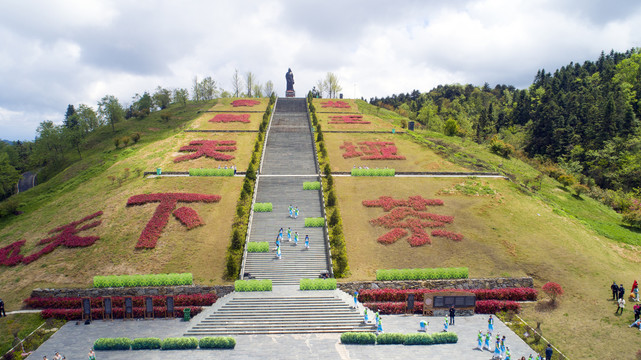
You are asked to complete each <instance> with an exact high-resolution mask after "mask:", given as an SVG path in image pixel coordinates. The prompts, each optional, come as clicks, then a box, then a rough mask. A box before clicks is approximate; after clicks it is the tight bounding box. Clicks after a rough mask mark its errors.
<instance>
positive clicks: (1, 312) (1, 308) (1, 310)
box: [0, 299, 7, 317]
mask: <svg viewBox="0 0 641 360" xmlns="http://www.w3.org/2000/svg"><path fill="white" fill-rule="evenodd" d="M2 316H7V313H6V312H5V311H4V301H2V299H0V317H2Z"/></svg>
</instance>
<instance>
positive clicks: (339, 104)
mask: <svg viewBox="0 0 641 360" xmlns="http://www.w3.org/2000/svg"><path fill="white" fill-rule="evenodd" d="M321 107H324V108H335V109H349V108H350V107H351V106H349V104H348V103H346V102H345V101H340V100H338V101H332V100H330V101H326V102H323V103H321Z"/></svg>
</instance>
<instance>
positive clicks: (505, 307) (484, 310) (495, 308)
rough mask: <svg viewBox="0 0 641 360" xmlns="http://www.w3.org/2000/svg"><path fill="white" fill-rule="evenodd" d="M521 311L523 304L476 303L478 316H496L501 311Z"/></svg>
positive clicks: (496, 301) (492, 301)
mask: <svg viewBox="0 0 641 360" xmlns="http://www.w3.org/2000/svg"><path fill="white" fill-rule="evenodd" d="M510 310H511V311H514V312H515V313H517V314H518V313H519V312H520V311H521V304H519V303H517V302H514V301H499V300H480V301H477V302H476V307H475V308H474V312H475V313H477V314H496V313H498V312H501V311H510Z"/></svg>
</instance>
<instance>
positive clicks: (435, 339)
mask: <svg viewBox="0 0 641 360" xmlns="http://www.w3.org/2000/svg"><path fill="white" fill-rule="evenodd" d="M457 342H458V335H456V334H455V333H453V332H443V333H433V334H407V335H406V336H405V343H404V345H432V344H454V343H457Z"/></svg>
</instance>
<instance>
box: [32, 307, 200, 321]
mask: <svg viewBox="0 0 641 360" xmlns="http://www.w3.org/2000/svg"><path fill="white" fill-rule="evenodd" d="M185 308H189V309H190V311H191V315H192V316H195V315H197V314H199V313H200V312H201V311H202V307H200V306H176V307H175V308H174V317H181V316H183V312H184V310H185ZM153 309H154V317H158V318H161V317H164V316H165V312H166V310H167V308H166V307H164V306H154V308H153ZM132 311H133V317H134V318H143V317H145V308H144V307H134V308H133V309H132ZM102 313H103V310H102V309H91V318H92V319H100V318H101V317H102ZM40 314H41V315H42V317H43V318H45V319H49V318H53V319H61V320H67V321H70V320H80V319H81V318H82V309H45V310H42V312H41V313H40ZM124 315H125V309H123V308H116V307H114V308H113V317H114V319H122V318H124Z"/></svg>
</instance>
